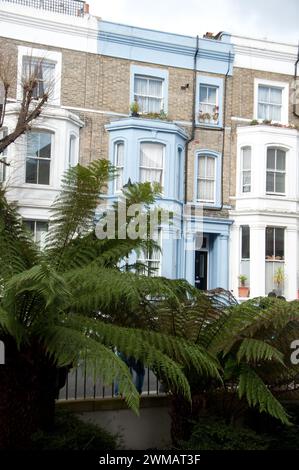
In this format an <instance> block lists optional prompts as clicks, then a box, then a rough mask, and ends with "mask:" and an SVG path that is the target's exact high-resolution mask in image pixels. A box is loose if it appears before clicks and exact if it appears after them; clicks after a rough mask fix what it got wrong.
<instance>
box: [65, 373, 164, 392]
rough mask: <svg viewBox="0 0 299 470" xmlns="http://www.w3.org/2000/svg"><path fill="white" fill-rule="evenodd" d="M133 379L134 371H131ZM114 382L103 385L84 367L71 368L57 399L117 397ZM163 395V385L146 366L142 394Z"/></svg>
mask: <svg viewBox="0 0 299 470" xmlns="http://www.w3.org/2000/svg"><path fill="white" fill-rule="evenodd" d="M133 379H135V372H133ZM115 388H116V383H112V384H111V385H110V386H105V385H104V384H103V383H102V381H101V380H99V379H97V380H95V379H94V378H93V377H91V376H90V375H89V374H88V372H87V369H86V367H84V366H82V367H78V368H76V369H72V370H71V371H70V372H69V374H68V375H67V378H66V383H65V385H64V387H63V388H62V389H61V390H60V393H59V397H58V400H88V399H99V398H117V395H116V393H115ZM149 395H151V396H153V395H165V390H164V388H163V385H162V384H161V383H160V382H159V381H158V379H157V377H156V376H155V375H154V373H153V372H152V371H151V370H150V369H148V368H146V369H145V376H144V383H143V388H142V396H149Z"/></svg>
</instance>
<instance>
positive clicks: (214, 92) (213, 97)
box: [208, 87, 217, 105]
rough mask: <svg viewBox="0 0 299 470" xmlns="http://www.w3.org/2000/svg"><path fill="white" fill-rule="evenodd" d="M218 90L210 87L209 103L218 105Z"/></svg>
mask: <svg viewBox="0 0 299 470" xmlns="http://www.w3.org/2000/svg"><path fill="white" fill-rule="evenodd" d="M216 98H217V89H216V88H214V87H208V102H209V103H213V104H215V105H216Z"/></svg>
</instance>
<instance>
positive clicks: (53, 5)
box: [0, 0, 85, 16]
mask: <svg viewBox="0 0 299 470" xmlns="http://www.w3.org/2000/svg"><path fill="white" fill-rule="evenodd" d="M2 1H4V2H7V3H15V4H18V5H24V6H26V7H32V8H37V9H40V10H48V11H53V12H55V13H63V14H64V15H71V16H84V12H85V7H84V5H85V1H83V0H2ZM0 3H1V2H0Z"/></svg>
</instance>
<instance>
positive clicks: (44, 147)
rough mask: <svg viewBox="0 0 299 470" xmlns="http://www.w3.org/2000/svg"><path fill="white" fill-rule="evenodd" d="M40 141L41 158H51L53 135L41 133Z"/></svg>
mask: <svg viewBox="0 0 299 470" xmlns="http://www.w3.org/2000/svg"><path fill="white" fill-rule="evenodd" d="M39 140H40V141H39V156H40V158H51V134H47V133H46V132H41V133H40V134H39Z"/></svg>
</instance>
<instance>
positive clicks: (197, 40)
mask: <svg viewBox="0 0 299 470" xmlns="http://www.w3.org/2000/svg"><path fill="white" fill-rule="evenodd" d="M198 52H199V36H198V35H197V36H196V49H195V54H194V58H193V90H192V99H193V102H192V129H191V136H190V138H189V139H188V140H187V142H186V145H185V197H184V199H185V201H184V202H185V204H187V182H188V148H189V144H190V143H191V142H192V141H193V140H194V135H195V112H196V72H197V70H196V65H197V56H198Z"/></svg>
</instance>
